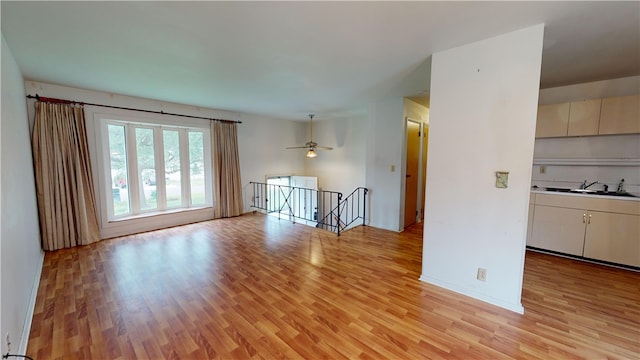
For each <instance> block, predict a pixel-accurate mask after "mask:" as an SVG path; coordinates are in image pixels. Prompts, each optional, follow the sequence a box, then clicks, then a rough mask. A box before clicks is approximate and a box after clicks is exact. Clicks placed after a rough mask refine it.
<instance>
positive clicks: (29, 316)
mask: <svg viewBox="0 0 640 360" xmlns="http://www.w3.org/2000/svg"><path fill="white" fill-rule="evenodd" d="M38 265H39V266H38V268H37V269H36V275H35V277H34V279H33V287H32V288H31V296H30V298H29V305H28V306H27V313H26V315H25V319H24V326H23V327H22V334H21V335H20V344H19V346H18V354H20V355H26V354H27V345H28V344H29V334H30V333H31V323H32V321H33V313H34V311H35V308H36V298H37V297H38V288H39V287H40V277H41V276H42V267H43V266H44V251H41V252H40V261H39V262H38Z"/></svg>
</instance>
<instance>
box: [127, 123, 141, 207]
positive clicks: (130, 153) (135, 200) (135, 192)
mask: <svg viewBox="0 0 640 360" xmlns="http://www.w3.org/2000/svg"><path fill="white" fill-rule="evenodd" d="M125 136H126V149H127V165H129V166H128V177H129V183H128V184H127V187H128V188H129V206H130V209H131V214H139V213H140V177H139V176H138V149H137V146H136V129H135V127H134V126H132V125H129V124H125Z"/></svg>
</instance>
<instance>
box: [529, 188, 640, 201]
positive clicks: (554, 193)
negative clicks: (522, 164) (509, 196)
mask: <svg viewBox="0 0 640 360" xmlns="http://www.w3.org/2000/svg"><path fill="white" fill-rule="evenodd" d="M531 192H532V193H535V194H545V195H558V196H573V197H576V196H578V197H590V198H594V199H613V200H622V201H640V197H629V196H615V195H595V194H589V193H576V192H561V191H547V190H544V188H537V189H535V188H532V189H531ZM636 196H637V195H636Z"/></svg>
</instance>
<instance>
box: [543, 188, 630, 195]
mask: <svg viewBox="0 0 640 360" xmlns="http://www.w3.org/2000/svg"><path fill="white" fill-rule="evenodd" d="M539 189H540V190H545V191H551V192H563V193H575V194H586V195H603V196H619V197H638V196H636V195H633V194H630V193H628V192H616V191H604V190H591V189H568V188H556V187H548V188H539Z"/></svg>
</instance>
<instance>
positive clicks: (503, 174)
mask: <svg viewBox="0 0 640 360" xmlns="http://www.w3.org/2000/svg"><path fill="white" fill-rule="evenodd" d="M508 185H509V172H508V171H496V187H497V188H499V189H506V188H507V186H508Z"/></svg>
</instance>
